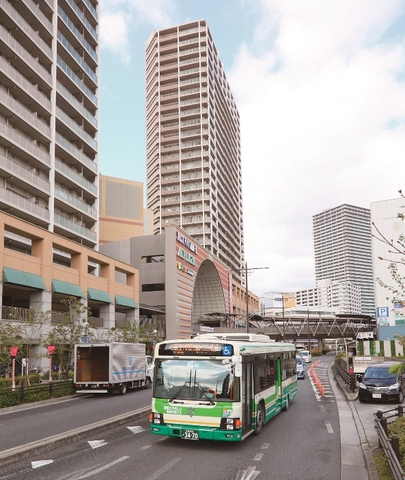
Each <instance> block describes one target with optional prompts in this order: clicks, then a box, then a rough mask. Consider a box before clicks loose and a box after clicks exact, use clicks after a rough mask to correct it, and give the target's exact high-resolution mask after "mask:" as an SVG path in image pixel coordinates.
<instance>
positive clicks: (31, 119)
mask: <svg viewBox="0 0 405 480" xmlns="http://www.w3.org/2000/svg"><path fill="white" fill-rule="evenodd" d="M0 113H2V114H3V115H4V117H13V125H19V126H20V128H21V130H27V129H31V130H35V131H31V132H30V136H31V137H32V138H36V139H37V140H39V141H40V142H41V143H44V144H49V143H50V142H51V128H50V127H49V125H47V124H46V123H45V122H44V121H42V120H40V119H39V118H38V117H36V116H35V115H34V114H33V113H32V112H31V111H30V110H28V109H27V108H25V106H24V105H23V104H22V103H20V102H18V101H17V100H15V98H14V97H13V96H11V95H9V94H8V93H7V92H5V91H4V90H2V89H1V87H0Z"/></svg>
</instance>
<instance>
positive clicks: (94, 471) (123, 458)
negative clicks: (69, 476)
mask: <svg viewBox="0 0 405 480" xmlns="http://www.w3.org/2000/svg"><path fill="white" fill-rule="evenodd" d="M128 458H129V457H128V456H125V457H121V458H118V459H117V460H114V462H111V463H108V464H107V465H104V466H103V467H100V468H97V469H96V470H92V471H91V472H88V473H86V475H82V476H81V477H75V479H74V480H81V479H82V478H87V477H92V476H93V475H95V474H97V473H100V472H102V471H104V470H107V469H108V468H111V467H113V466H114V465H116V464H117V463H120V462H123V461H124V460H127V459H128Z"/></svg>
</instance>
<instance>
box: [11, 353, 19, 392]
mask: <svg viewBox="0 0 405 480" xmlns="http://www.w3.org/2000/svg"><path fill="white" fill-rule="evenodd" d="M9 351H10V355H11V358H12V367H11V390H15V357H16V356H17V352H18V347H9Z"/></svg>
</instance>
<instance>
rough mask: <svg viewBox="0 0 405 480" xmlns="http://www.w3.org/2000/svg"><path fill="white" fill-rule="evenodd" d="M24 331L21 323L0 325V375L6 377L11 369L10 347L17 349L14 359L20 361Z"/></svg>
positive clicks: (2, 323) (3, 323)
mask: <svg viewBox="0 0 405 480" xmlns="http://www.w3.org/2000/svg"><path fill="white" fill-rule="evenodd" d="M23 335H24V331H23V325H22V323H15V322H1V323H0V375H5V376H6V377H8V376H9V375H10V369H11V362H12V360H11V355H10V347H18V354H17V357H16V359H18V360H19V359H21V358H22V356H23V353H22V351H21V347H22V346H23V344H24V341H23V339H24V337H23Z"/></svg>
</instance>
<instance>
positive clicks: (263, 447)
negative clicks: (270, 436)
mask: <svg viewBox="0 0 405 480" xmlns="http://www.w3.org/2000/svg"><path fill="white" fill-rule="evenodd" d="M269 445H270V443H263V445H262V449H263V450H265V449H266V448H269Z"/></svg>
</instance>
